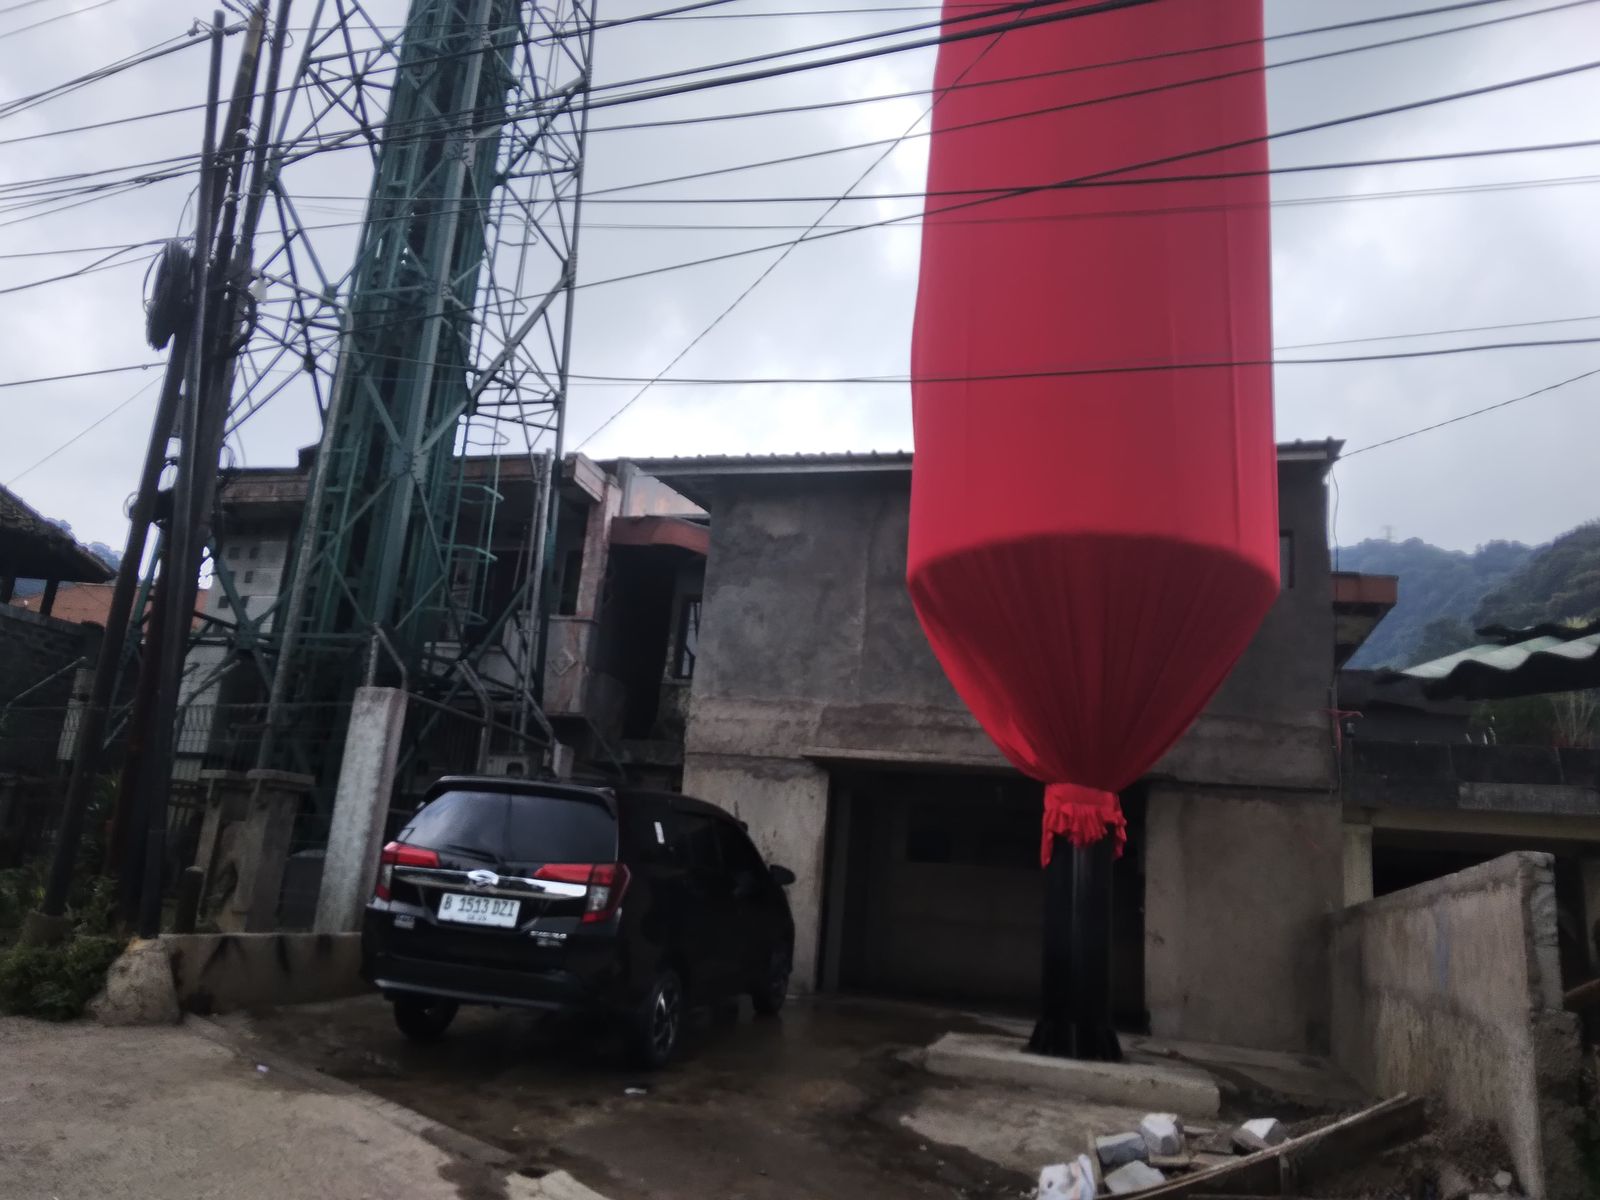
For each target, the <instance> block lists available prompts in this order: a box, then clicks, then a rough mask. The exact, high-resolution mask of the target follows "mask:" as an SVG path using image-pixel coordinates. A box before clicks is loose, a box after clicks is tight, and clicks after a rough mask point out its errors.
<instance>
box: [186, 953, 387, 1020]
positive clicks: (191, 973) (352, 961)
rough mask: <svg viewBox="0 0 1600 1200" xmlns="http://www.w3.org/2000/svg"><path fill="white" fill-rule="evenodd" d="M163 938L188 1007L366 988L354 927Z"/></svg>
mask: <svg viewBox="0 0 1600 1200" xmlns="http://www.w3.org/2000/svg"><path fill="white" fill-rule="evenodd" d="M159 944H160V945H161V947H162V948H163V949H164V950H165V951H166V952H167V955H168V957H169V959H170V960H171V963H172V981H173V984H174V986H176V988H177V990H178V1004H179V1006H180V1007H181V1008H182V1009H183V1010H184V1011H185V1012H194V1013H203V1014H211V1013H227V1012H234V1011H236V1010H239V1009H253V1008H267V1007H272V1006H275V1005H280V1004H310V1003H313V1002H314V1001H318V1000H337V999H339V998H340V997H343V996H355V995H359V994H360V993H361V992H364V991H366V990H367V985H366V983H365V982H364V981H363V980H362V978H361V935H360V934H356V933H340V934H328V933H235V934H227V933H221V934H216V933H213V934H207V933H189V934H177V933H168V934H163V935H162V936H161V937H160V939H159Z"/></svg>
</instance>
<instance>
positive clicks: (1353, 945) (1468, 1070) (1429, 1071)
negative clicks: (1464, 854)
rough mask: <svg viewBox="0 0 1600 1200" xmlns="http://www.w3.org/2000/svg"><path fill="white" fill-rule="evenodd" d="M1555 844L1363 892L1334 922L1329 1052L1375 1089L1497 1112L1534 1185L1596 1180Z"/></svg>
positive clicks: (1561, 1194) (1551, 1194) (1549, 1192)
mask: <svg viewBox="0 0 1600 1200" xmlns="http://www.w3.org/2000/svg"><path fill="white" fill-rule="evenodd" d="M1552 862H1553V860H1552V859H1551V856H1550V855H1548V854H1534V853H1517V854H1508V855H1505V856H1504V857H1502V858H1498V859H1495V860H1494V861H1493V862H1489V863H1485V864H1484V865H1483V866H1480V867H1474V868H1472V869H1470V870H1466V871H1461V872H1458V873H1457V874H1454V875H1448V876H1446V877H1445V878H1443V879H1439V880H1435V881H1434V882H1432V883H1428V884H1423V885H1422V886H1420V887H1415V888H1408V889H1407V890H1405V891H1403V892H1396V893H1394V894H1393V895H1390V896H1385V897H1383V898H1381V899H1378V900H1372V901H1368V902H1367V903H1365V904H1361V905H1357V906H1356V907H1354V908H1351V909H1348V910H1346V911H1345V912H1343V913H1341V914H1340V915H1339V916H1338V917H1337V918H1335V920H1334V922H1333V932H1332V952H1333V962H1334V987H1333V1010H1332V1015H1333V1053H1334V1057H1335V1058H1336V1059H1337V1060H1338V1061H1339V1063H1340V1064H1341V1065H1343V1066H1344V1067H1345V1069H1346V1070H1348V1071H1349V1072H1350V1073H1351V1074H1352V1075H1354V1076H1355V1077H1356V1079H1358V1080H1359V1081H1361V1082H1362V1083H1363V1084H1365V1085H1366V1086H1367V1087H1368V1088H1370V1089H1372V1090H1373V1091H1375V1092H1379V1093H1382V1094H1390V1093H1393V1092H1397V1091H1409V1092H1415V1093H1426V1094H1429V1095H1432V1096H1434V1097H1436V1098H1438V1099H1439V1100H1440V1101H1442V1102H1443V1103H1444V1104H1445V1105H1446V1106H1447V1107H1448V1108H1449V1109H1450V1110H1452V1111H1453V1112H1454V1113H1457V1114H1459V1115H1461V1116H1464V1117H1473V1118H1481V1119H1485V1120H1489V1121H1492V1122H1494V1123H1495V1124H1496V1125H1497V1126H1498V1127H1499V1129H1500V1132H1501V1134H1502V1135H1503V1136H1504V1137H1505V1140H1506V1143H1507V1145H1508V1146H1509V1148H1510V1150H1511V1156H1512V1159H1513V1161H1514V1163H1515V1167H1516V1172H1517V1176H1518V1179H1519V1181H1520V1183H1521V1184H1522V1186H1523V1188H1524V1189H1525V1190H1526V1192H1527V1193H1528V1194H1529V1195H1530V1196H1534V1197H1540V1196H1542V1197H1547V1198H1548V1200H1569V1198H1570V1200H1576V1198H1577V1197H1579V1196H1586V1195H1589V1194H1590V1193H1589V1192H1588V1191H1587V1190H1586V1189H1585V1187H1584V1185H1583V1180H1582V1177H1581V1169H1580V1165H1579V1161H1578V1153H1577V1146H1576V1141H1575V1136H1574V1135H1575V1132H1576V1122H1577V1121H1578V1120H1579V1119H1580V1116H1581V1110H1580V1109H1579V1073H1580V1065H1581V1064H1580V1058H1581V1055H1580V1051H1579V1043H1578V1027H1577V1018H1576V1017H1574V1016H1573V1015H1571V1014H1569V1013H1567V1012H1565V1011H1563V1009H1562V1003H1561V973H1560V964H1559V961H1558V955H1557V941H1556V900H1555V881H1554V874H1553V870H1552Z"/></svg>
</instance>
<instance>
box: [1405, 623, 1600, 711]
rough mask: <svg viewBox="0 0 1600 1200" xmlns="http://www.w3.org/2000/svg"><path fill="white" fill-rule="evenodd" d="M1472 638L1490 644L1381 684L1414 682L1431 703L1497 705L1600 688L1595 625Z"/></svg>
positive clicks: (1486, 632)
mask: <svg viewBox="0 0 1600 1200" xmlns="http://www.w3.org/2000/svg"><path fill="white" fill-rule="evenodd" d="M1478 633H1479V635H1480V636H1487V637H1491V638H1493V639H1494V640H1492V641H1489V642H1486V643H1484V644H1482V645H1478V646H1469V647H1467V649H1465V650H1458V651H1457V652H1456V653H1454V654H1447V655H1445V656H1444V657H1443V658H1436V659H1434V660H1433V661H1431V662H1425V663H1418V664H1417V665H1416V666H1414V667H1407V668H1406V669H1405V670H1404V671H1398V672H1389V673H1388V674H1386V675H1384V676H1383V677H1382V679H1381V682H1389V681H1392V680H1405V679H1412V680H1417V681H1418V682H1420V683H1421V685H1422V691H1423V694H1424V695H1426V696H1429V697H1431V698H1433V699H1436V700H1442V699H1453V698H1459V699H1463V700H1502V699H1508V698H1510V697H1513V696H1537V695H1542V694H1544V693H1546V692H1570V691H1576V690H1578V689H1581V688H1592V687H1600V621H1593V622H1590V623H1589V624H1587V625H1553V624H1545V625H1535V626H1532V627H1530V628H1527V629H1507V628H1505V627H1504V626H1491V627H1489V628H1487V629H1480V630H1478Z"/></svg>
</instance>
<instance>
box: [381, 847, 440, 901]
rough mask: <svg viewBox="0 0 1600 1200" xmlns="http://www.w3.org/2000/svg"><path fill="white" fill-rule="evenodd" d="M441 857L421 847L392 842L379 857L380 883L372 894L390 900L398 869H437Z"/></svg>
mask: <svg viewBox="0 0 1600 1200" xmlns="http://www.w3.org/2000/svg"><path fill="white" fill-rule="evenodd" d="M438 865H439V856H438V854H436V853H435V852H434V851H432V850H424V849H423V848H422V847H421V846H408V845H406V844H405V843H404V842H390V843H389V844H388V845H387V846H385V847H384V848H383V853H382V854H380V855H379V856H378V882H377V884H376V885H374V887H373V889H372V894H373V895H375V896H377V898H378V899H379V900H387V899H389V884H390V882H391V881H392V880H393V879H394V869H395V868H396V867H437V866H438Z"/></svg>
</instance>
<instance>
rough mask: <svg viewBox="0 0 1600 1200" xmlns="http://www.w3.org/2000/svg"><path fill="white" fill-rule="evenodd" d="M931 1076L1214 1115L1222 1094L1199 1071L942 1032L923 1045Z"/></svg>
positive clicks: (990, 1036) (998, 1037) (1000, 1038)
mask: <svg viewBox="0 0 1600 1200" xmlns="http://www.w3.org/2000/svg"><path fill="white" fill-rule="evenodd" d="M925 1065H926V1067H927V1069H928V1070H929V1071H931V1072H932V1073H933V1074H935V1075H943V1076H946V1077H947V1078H951V1079H969V1080H978V1081H981V1082H984V1083H1002V1084H1011V1085H1017V1086H1022V1087H1036V1088H1046V1089H1048V1090H1050V1091H1053V1092H1063V1093H1066V1094H1068V1095H1074V1096H1081V1097H1083V1098H1084V1099H1085V1100H1095V1101H1099V1102H1101V1103H1105V1104H1118V1105H1123V1106H1125V1107H1128V1108H1142V1109H1148V1108H1155V1107H1160V1108H1161V1109H1164V1110H1171V1111H1173V1112H1181V1113H1191V1114H1193V1115H1195V1116H1197V1117H1212V1116H1216V1114H1217V1112H1218V1110H1219V1109H1220V1108H1221V1105H1222V1095H1221V1092H1220V1091H1219V1090H1218V1088H1217V1084H1216V1081H1215V1080H1213V1079H1212V1078H1211V1076H1209V1075H1207V1074H1205V1073H1204V1072H1202V1071H1196V1070H1192V1069H1189V1068H1184V1067H1174V1066H1167V1065H1165V1064H1162V1065H1156V1064H1146V1063H1125V1062H1124V1063H1100V1062H1080V1061H1078V1060H1076V1059H1069V1058H1046V1057H1044V1056H1043V1055H1039V1054H1029V1053H1028V1052H1027V1051H1026V1050H1025V1049H1024V1048H1023V1043H1022V1040H1021V1039H1020V1038H1008V1037H1004V1036H1001V1035H999V1034H975V1033H947V1034H945V1035H944V1036H943V1037H942V1038H940V1039H939V1040H938V1041H937V1042H935V1043H934V1044H933V1045H931V1046H929V1047H928V1052H927V1059H926V1063H925Z"/></svg>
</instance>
